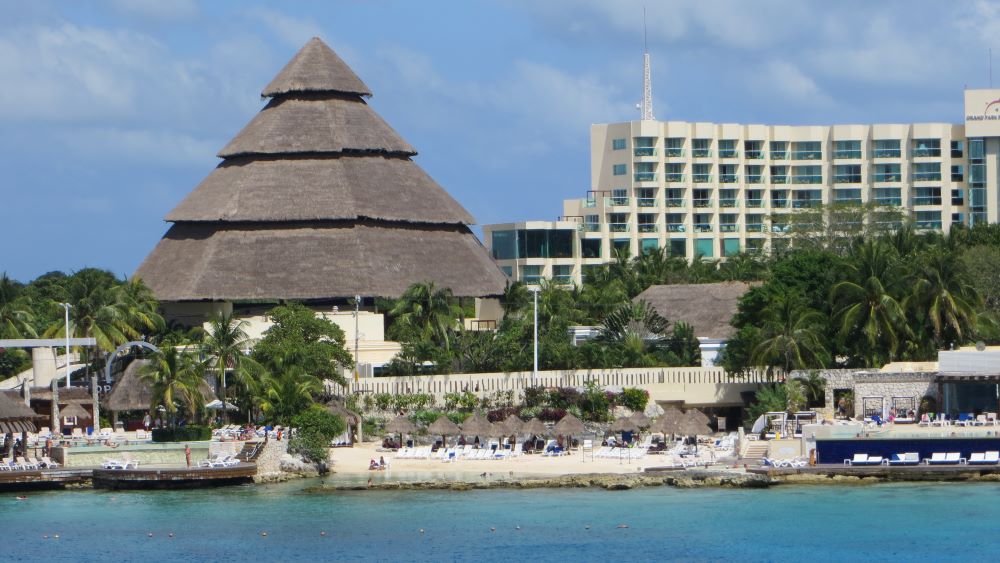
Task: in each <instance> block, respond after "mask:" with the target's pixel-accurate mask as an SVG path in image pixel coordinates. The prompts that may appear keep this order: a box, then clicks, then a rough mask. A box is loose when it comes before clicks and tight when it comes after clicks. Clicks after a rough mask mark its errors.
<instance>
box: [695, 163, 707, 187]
mask: <svg viewBox="0 0 1000 563" xmlns="http://www.w3.org/2000/svg"><path fill="white" fill-rule="evenodd" d="M691 181H693V182H694V183H696V184H704V183H707V182H711V181H712V165H711V164H695V165H694V173H693V174H692V175H691Z"/></svg>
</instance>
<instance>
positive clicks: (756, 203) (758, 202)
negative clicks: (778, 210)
mask: <svg viewBox="0 0 1000 563" xmlns="http://www.w3.org/2000/svg"><path fill="white" fill-rule="evenodd" d="M747 207H764V200H763V199H748V200H747Z"/></svg>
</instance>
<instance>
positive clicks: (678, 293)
mask: <svg viewBox="0 0 1000 563" xmlns="http://www.w3.org/2000/svg"><path fill="white" fill-rule="evenodd" d="M750 287H751V286H750V285H749V284H746V283H743V282H725V283H701V284H672V285H654V286H650V287H649V288H647V289H646V291H643V292H642V293H640V294H639V295H638V296H636V298H635V301H646V302H648V303H649V304H650V305H652V306H653V308H654V309H656V312H658V313H659V314H660V315H662V316H664V317H666V318H667V319H668V320H669V321H670V322H674V323H675V322H678V321H684V322H686V323H687V324H689V325H691V327H692V328H693V329H694V335H695V336H696V337H703V338H719V339H728V338H731V337H732V336H733V335H734V334H735V333H736V329H735V328H733V327H732V325H730V324H729V321H730V320H731V319H732V318H733V315H735V314H736V312H737V310H738V306H739V301H740V297H743V294H744V293H746V292H747V290H749V289H750Z"/></svg>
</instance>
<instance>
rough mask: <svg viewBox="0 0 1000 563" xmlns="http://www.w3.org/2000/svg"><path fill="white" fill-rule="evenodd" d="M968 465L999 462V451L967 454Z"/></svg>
mask: <svg viewBox="0 0 1000 563" xmlns="http://www.w3.org/2000/svg"><path fill="white" fill-rule="evenodd" d="M967 463H968V464H969V465H996V464H998V463H1000V452H980V453H973V454H971V455H970V456H969V461H968V462H967Z"/></svg>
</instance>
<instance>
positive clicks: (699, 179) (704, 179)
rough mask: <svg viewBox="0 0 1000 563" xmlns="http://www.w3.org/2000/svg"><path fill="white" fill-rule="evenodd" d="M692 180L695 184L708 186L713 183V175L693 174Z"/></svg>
mask: <svg viewBox="0 0 1000 563" xmlns="http://www.w3.org/2000/svg"><path fill="white" fill-rule="evenodd" d="M692 180H694V183H695V184H707V183H709V182H711V181H712V175H711V174H692Z"/></svg>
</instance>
